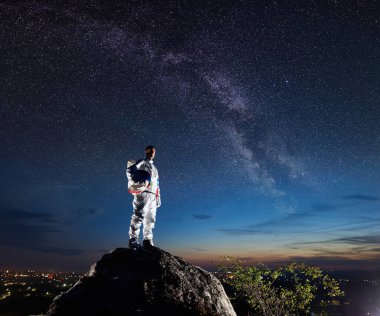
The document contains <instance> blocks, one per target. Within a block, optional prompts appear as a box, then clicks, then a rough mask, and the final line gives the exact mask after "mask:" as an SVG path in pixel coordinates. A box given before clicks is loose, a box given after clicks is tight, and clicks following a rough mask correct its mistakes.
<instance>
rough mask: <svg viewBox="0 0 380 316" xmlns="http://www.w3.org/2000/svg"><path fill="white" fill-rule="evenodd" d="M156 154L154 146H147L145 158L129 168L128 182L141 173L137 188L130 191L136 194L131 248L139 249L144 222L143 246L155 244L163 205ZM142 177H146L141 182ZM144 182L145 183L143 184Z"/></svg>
mask: <svg viewBox="0 0 380 316" xmlns="http://www.w3.org/2000/svg"><path fill="white" fill-rule="evenodd" d="M155 155H156V148H155V147H154V146H147V147H146V148H145V159H141V160H138V161H137V162H136V163H135V164H133V166H129V167H128V168H127V176H128V180H129V181H128V183H130V182H131V181H132V182H133V180H132V179H133V177H134V175H139V177H140V179H139V180H138V181H139V183H138V184H137V186H136V185H135V186H134V187H133V188H137V189H136V190H131V189H130V188H131V187H130V186H129V185H128V188H129V192H131V193H132V194H133V195H134V198H133V203H132V205H133V215H132V217H131V225H130V228H129V248H132V249H139V248H141V246H140V244H139V235H140V227H141V224H143V247H144V248H151V247H153V246H154V244H153V228H154V224H155V222H156V209H157V207H160V206H161V196H160V187H159V180H158V170H157V168H156V167H155V166H154V164H153V159H154V157H155ZM144 175H145V176H144ZM141 177H144V180H143V182H141ZM141 183H143V185H141Z"/></svg>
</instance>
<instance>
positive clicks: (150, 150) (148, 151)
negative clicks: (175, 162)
mask: <svg viewBox="0 0 380 316" xmlns="http://www.w3.org/2000/svg"><path fill="white" fill-rule="evenodd" d="M145 156H146V158H147V159H149V160H153V158H154V157H155V156H156V148H155V147H154V146H152V145H149V146H147V147H146V148H145Z"/></svg>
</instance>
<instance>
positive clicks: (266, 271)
mask: <svg viewBox="0 0 380 316" xmlns="http://www.w3.org/2000/svg"><path fill="white" fill-rule="evenodd" d="M244 263H245V262H244V261H242V260H239V259H238V258H236V257H232V256H227V257H225V258H224V259H223V260H222V263H221V264H219V265H218V268H219V272H220V273H221V275H223V279H222V281H223V283H224V284H225V285H227V286H229V287H230V288H231V290H232V292H233V295H232V296H233V297H232V302H233V303H234V301H235V303H236V302H237V301H240V302H241V301H244V302H246V303H248V305H249V307H250V309H251V310H252V311H254V312H255V313H257V314H258V315H263V316H290V315H306V314H307V313H308V312H309V310H310V304H311V302H312V301H313V300H314V299H315V298H316V296H317V294H318V296H319V298H320V299H332V298H335V297H338V296H342V295H343V294H344V293H343V291H341V289H340V287H339V283H338V282H337V281H336V280H334V279H333V278H331V277H330V276H328V275H327V274H324V273H323V272H322V270H321V269H320V268H319V267H317V266H307V265H305V264H303V263H290V264H287V265H285V266H282V267H279V268H277V269H270V268H268V267H266V266H265V265H263V264H261V263H259V264H256V265H254V266H245V265H244Z"/></svg>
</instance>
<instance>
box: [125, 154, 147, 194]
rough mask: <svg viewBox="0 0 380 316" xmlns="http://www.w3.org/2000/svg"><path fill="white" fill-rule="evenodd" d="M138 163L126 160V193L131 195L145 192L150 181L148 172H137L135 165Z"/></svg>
mask: <svg viewBox="0 0 380 316" xmlns="http://www.w3.org/2000/svg"><path fill="white" fill-rule="evenodd" d="M140 161H141V160H140ZM140 161H137V162H136V161H135V160H128V165H127V171H126V174H127V177H128V192H129V193H131V194H133V195H136V194H139V193H141V192H144V191H146V189H147V188H148V187H149V184H150V180H151V177H150V174H149V172H148V171H145V170H139V169H138V168H137V164H138V163H139V162H140Z"/></svg>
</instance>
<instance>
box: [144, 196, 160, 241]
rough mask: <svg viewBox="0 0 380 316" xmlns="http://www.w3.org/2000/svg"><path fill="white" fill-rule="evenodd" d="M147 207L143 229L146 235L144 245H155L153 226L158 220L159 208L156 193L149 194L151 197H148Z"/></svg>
mask: <svg viewBox="0 0 380 316" xmlns="http://www.w3.org/2000/svg"><path fill="white" fill-rule="evenodd" d="M146 205H147V208H146V212H145V216H144V219H143V221H144V229H143V235H144V243H143V245H144V246H153V228H154V224H155V222H156V210H157V202H156V195H155V194H151V193H150V194H149V197H148V199H147V203H146Z"/></svg>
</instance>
